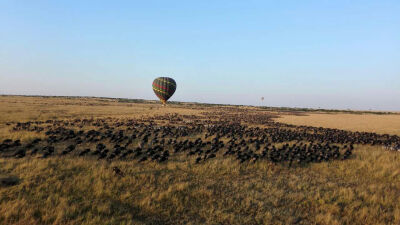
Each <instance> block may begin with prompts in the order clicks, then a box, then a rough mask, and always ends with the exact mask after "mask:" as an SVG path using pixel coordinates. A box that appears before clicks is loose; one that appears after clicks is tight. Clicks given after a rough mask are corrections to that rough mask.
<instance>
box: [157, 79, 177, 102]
mask: <svg viewBox="0 0 400 225" xmlns="http://www.w3.org/2000/svg"><path fill="white" fill-rule="evenodd" d="M175 90H176V82H175V80H174V79H172V78H170V77H158V78H156V79H155V80H154V81H153V91H154V93H155V94H156V95H157V97H158V98H159V99H160V101H161V102H162V103H163V104H165V103H166V102H167V101H168V99H169V98H171V96H172V95H173V94H174V93H175Z"/></svg>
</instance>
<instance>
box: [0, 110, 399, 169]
mask: <svg viewBox="0 0 400 225" xmlns="http://www.w3.org/2000/svg"><path fill="white" fill-rule="evenodd" d="M273 117H274V116H273V115H272V114H268V113H265V112H252V111H249V110H245V109H242V110H240V109H235V110H233V109H221V110H218V111H215V112H212V113H203V114H201V115H197V116H194V115H178V114H167V115H164V116H154V117H148V118H140V119H117V118H99V119H75V120H71V121H69V120H48V121H31V122H26V123H11V122H10V123H8V125H9V126H10V129H11V130H12V132H21V131H24V132H26V131H29V132H34V133H40V134H44V136H45V138H42V139H40V138H36V139H33V140H31V141H28V142H27V143H22V142H21V141H20V140H11V139H7V140H3V141H2V143H1V144H0V156H2V157H16V158H23V157H26V156H30V157H32V156H33V157H41V158H47V157H50V156H72V157H89V158H96V159H98V160H108V161H112V160H130V161H133V162H135V163H142V162H145V161H153V162H157V163H163V162H166V161H168V160H174V157H179V156H180V157H187V158H188V159H189V160H193V162H195V163H203V162H205V161H208V160H210V159H213V158H216V157H231V158H233V159H236V160H238V161H239V162H240V163H250V162H252V163H254V162H257V161H262V160H266V161H270V162H272V163H286V164H287V165H289V166H292V165H294V164H296V165H304V164H308V163H318V162H323V161H329V160H345V159H348V158H350V157H351V155H352V152H353V149H354V146H355V145H360V144H361V145H381V146H391V147H390V150H396V151H397V150H400V138H399V137H398V136H394V135H392V136H391V135H386V134H385V135H380V134H375V133H366V132H350V131H344V130H338V129H327V128H321V127H320V128H318V127H309V126H294V125H288V124H283V123H277V122H274V121H273V120H272V118H273ZM388 149H389V147H388ZM113 170H114V172H115V173H116V174H117V175H119V176H123V175H124V174H123V172H122V171H120V170H119V169H118V168H113Z"/></svg>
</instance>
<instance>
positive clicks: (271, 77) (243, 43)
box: [0, 0, 400, 110]
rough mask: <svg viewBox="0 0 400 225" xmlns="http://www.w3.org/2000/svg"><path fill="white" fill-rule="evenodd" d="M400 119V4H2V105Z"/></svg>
mask: <svg viewBox="0 0 400 225" xmlns="http://www.w3.org/2000/svg"><path fill="white" fill-rule="evenodd" d="M157 76H171V77H173V78H174V79H175V80H176V81H177V83H178V89H177V91H176V93H175V95H174V96H173V97H172V99H171V100H176V101H198V102H209V103H229V104H249V105H259V104H261V99H260V98H261V96H264V97H265V100H264V102H263V104H264V105H269V106H291V107H314V108H318V107H321V108H341V109H346V108H351V109H374V110H400V1H399V0H390V1H389V0H376V1H369V0H363V1H360V0H354V1H344V0H335V1H332V0H331V1H323V0H315V1H307V0H306V1H298V0H293V1H233V0H230V1H75V0H68V1H67V0H65V1H61V0H60V1H50V0H49V1H40V0H38V1H30V0H29V1H28V0H26V1H22V0H20V1H16V0H0V94H33V95H74V96H75V95H82V96H105V97H123V98H144V99H156V97H155V96H154V94H153V92H152V89H151V83H152V81H153V79H154V78H155V77H157Z"/></svg>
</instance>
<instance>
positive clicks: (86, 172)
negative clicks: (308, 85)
mask: <svg viewBox="0 0 400 225" xmlns="http://www.w3.org/2000/svg"><path fill="white" fill-rule="evenodd" d="M397 135H400V115H399V114H396V113H391V114H388V115H386V114H384V115H382V114H374V113H353V114H348V113H340V112H336V113H326V112H313V113H308V112H301V111H293V112H288V111H285V112H280V111H279V110H274V111H268V110H266V109H263V108H258V107H246V106H223V105H205V104H191V103H173V104H169V105H168V106H166V107H163V106H161V105H160V104H158V103H156V102H152V101H141V100H124V99H108V98H67V97H23V96H0V179H1V180H0V181H1V183H0V224H400V204H399V202H400V191H399V190H400V151H399V150H400V137H399V136H397Z"/></svg>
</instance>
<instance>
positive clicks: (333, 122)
mask: <svg viewBox="0 0 400 225" xmlns="http://www.w3.org/2000/svg"><path fill="white" fill-rule="evenodd" d="M276 121H278V122H282V123H288V124H293V125H306V126H314V127H325V128H336V129H342V130H350V131H365V132H374V133H379V134H392V135H400V114H390V115H375V114H361V115H359V114H344V113H335V114H332V113H308V114H305V115H302V116H296V115H283V116H282V117H281V118H278V119H276Z"/></svg>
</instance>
